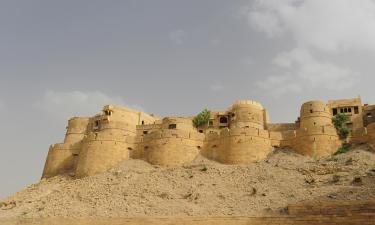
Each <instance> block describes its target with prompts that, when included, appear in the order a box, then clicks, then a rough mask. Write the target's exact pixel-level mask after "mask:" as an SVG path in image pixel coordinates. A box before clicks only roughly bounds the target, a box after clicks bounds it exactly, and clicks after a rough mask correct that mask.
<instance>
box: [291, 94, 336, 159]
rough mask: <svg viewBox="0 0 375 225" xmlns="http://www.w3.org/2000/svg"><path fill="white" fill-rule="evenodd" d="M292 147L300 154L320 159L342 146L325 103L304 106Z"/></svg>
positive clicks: (311, 103) (313, 102)
mask: <svg viewBox="0 0 375 225" xmlns="http://www.w3.org/2000/svg"><path fill="white" fill-rule="evenodd" d="M292 146H293V149H294V150H295V151H296V152H298V153H300V154H303V155H309V156H312V157H318V158H319V157H324V156H328V155H331V154H333V153H334V152H336V151H337V149H338V148H339V147H340V146H341V142H340V140H339V137H338V135H337V131H336V128H335V127H334V126H333V124H332V115H331V113H330V109H329V107H328V105H327V104H326V103H325V102H322V101H310V102H306V103H304V104H303V105H302V107H301V112H300V122H299V128H298V129H297V131H296V138H295V140H294V141H293V143H292Z"/></svg>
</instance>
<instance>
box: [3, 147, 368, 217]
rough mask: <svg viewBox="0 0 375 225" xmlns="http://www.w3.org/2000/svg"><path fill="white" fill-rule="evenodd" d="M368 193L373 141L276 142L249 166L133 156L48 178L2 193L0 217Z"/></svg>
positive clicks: (261, 205)
mask: <svg viewBox="0 0 375 225" xmlns="http://www.w3.org/2000/svg"><path fill="white" fill-rule="evenodd" d="M368 199H375V153H374V152H373V151H372V150H371V149H370V148H369V147H368V146H367V145H360V146H356V147H353V149H351V150H350V151H349V152H347V153H344V154H340V155H337V156H332V157H329V158H324V159H320V160H314V159H312V158H309V157H305V156H302V155H298V154H296V153H294V152H292V151H290V150H288V149H278V150H276V151H275V152H274V153H272V154H271V155H270V156H269V157H268V158H267V159H265V160H263V161H261V162H259V163H255V164H252V165H248V166H233V165H223V164H220V163H216V162H213V161H210V160H207V159H205V158H202V157H200V158H197V159H196V160H195V161H194V162H193V163H191V164H188V165H185V166H183V167H159V166H153V165H150V164H148V163H146V162H144V161H142V160H128V161H124V162H123V163H121V164H120V165H119V166H118V167H116V168H114V169H112V170H110V171H108V172H106V173H103V174H99V175H97V176H93V177H86V178H83V179H73V178H71V177H69V176H57V177H53V178H50V179H43V180H41V181H40V182H39V183H37V184H33V185H31V186H29V187H27V188H25V189H24V190H22V191H20V192H18V193H16V194H15V195H13V196H10V197H9V198H7V199H4V200H2V201H0V218H11V217H27V218H35V217H50V216H62V217H90V216H99V217H144V216H146V217H149V216H150V217H163V216H172V215H173V216H229V215H231V216H261V215H267V214H268V215H269V214H277V213H283V211H284V210H285V207H286V206H287V205H288V204H293V203H297V202H301V201H322V200H328V201H337V200H355V201H357V200H368Z"/></svg>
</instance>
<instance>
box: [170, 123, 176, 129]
mask: <svg viewBox="0 0 375 225" xmlns="http://www.w3.org/2000/svg"><path fill="white" fill-rule="evenodd" d="M176 128H177V125H176V124H174V123H172V124H169V126H168V129H176Z"/></svg>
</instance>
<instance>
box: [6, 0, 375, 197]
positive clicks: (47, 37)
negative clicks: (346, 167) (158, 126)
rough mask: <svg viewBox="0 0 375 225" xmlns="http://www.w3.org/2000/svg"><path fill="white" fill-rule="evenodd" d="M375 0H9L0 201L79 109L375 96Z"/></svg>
mask: <svg viewBox="0 0 375 225" xmlns="http://www.w3.org/2000/svg"><path fill="white" fill-rule="evenodd" d="M374 71H375V0H264V1H261V0H259V1H248V0H246V1H245V0H231V1H228V0H185V1H182V0H147V1H146V0H133V1H132V0H123V1H118V0H117V1H111V0H107V1H103V0H100V1H99V0H85V1H84V0H64V1H57V0H44V1H39V0H24V1H20V0H0V116H1V118H2V122H1V124H2V129H0V180H1V183H0V197H5V196H7V195H9V194H11V193H13V192H16V191H18V190H20V189H21V188H22V187H24V186H26V185H28V184H30V183H32V182H37V181H38V179H39V178H40V176H41V174H42V169H43V165H44V161H45V158H46V156H47V151H48V147H49V145H50V144H52V143H55V142H60V141H62V140H63V137H64V132H65V126H66V121H67V119H68V118H69V117H71V116H78V115H82V116H84V115H92V114H95V113H96V112H99V111H100V109H101V106H102V105H105V104H108V103H116V104H123V105H128V106H131V107H135V108H137V109H142V110H145V111H146V112H149V113H154V114H158V115H161V116H164V115H168V114H178V115H192V114H195V113H197V112H199V111H200V110H201V109H203V108H205V107H208V108H210V109H226V108H227V107H228V106H229V105H230V104H231V103H232V102H233V101H234V100H236V99H254V100H257V101H259V102H261V103H262V104H263V105H264V106H265V107H266V108H267V109H268V110H269V112H270V116H271V120H272V121H273V122H293V121H294V120H295V119H296V118H297V116H298V113H299V107H300V105H301V104H302V103H303V102H304V101H306V100H311V99H323V100H328V99H335V98H351V97H356V96H357V95H359V94H360V95H361V96H362V98H363V100H364V102H369V103H375V95H374V85H375V76H374Z"/></svg>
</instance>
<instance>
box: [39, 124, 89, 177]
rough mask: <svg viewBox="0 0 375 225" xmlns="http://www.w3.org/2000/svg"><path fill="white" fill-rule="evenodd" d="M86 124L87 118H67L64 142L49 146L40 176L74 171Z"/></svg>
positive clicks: (85, 131)
mask: <svg viewBox="0 0 375 225" xmlns="http://www.w3.org/2000/svg"><path fill="white" fill-rule="evenodd" d="M88 124H89V118H85V117H73V118H71V119H69V121H68V126H67V127H66V129H67V131H66V134H65V139H64V143H59V144H54V145H51V146H50V148H49V151H48V155H47V159H46V163H45V165H44V169H43V174H42V178H48V177H52V176H56V175H58V174H63V173H72V172H74V170H75V167H76V165H77V160H78V155H79V153H80V150H81V147H82V140H83V139H84V137H85V135H86V133H87V128H88Z"/></svg>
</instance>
